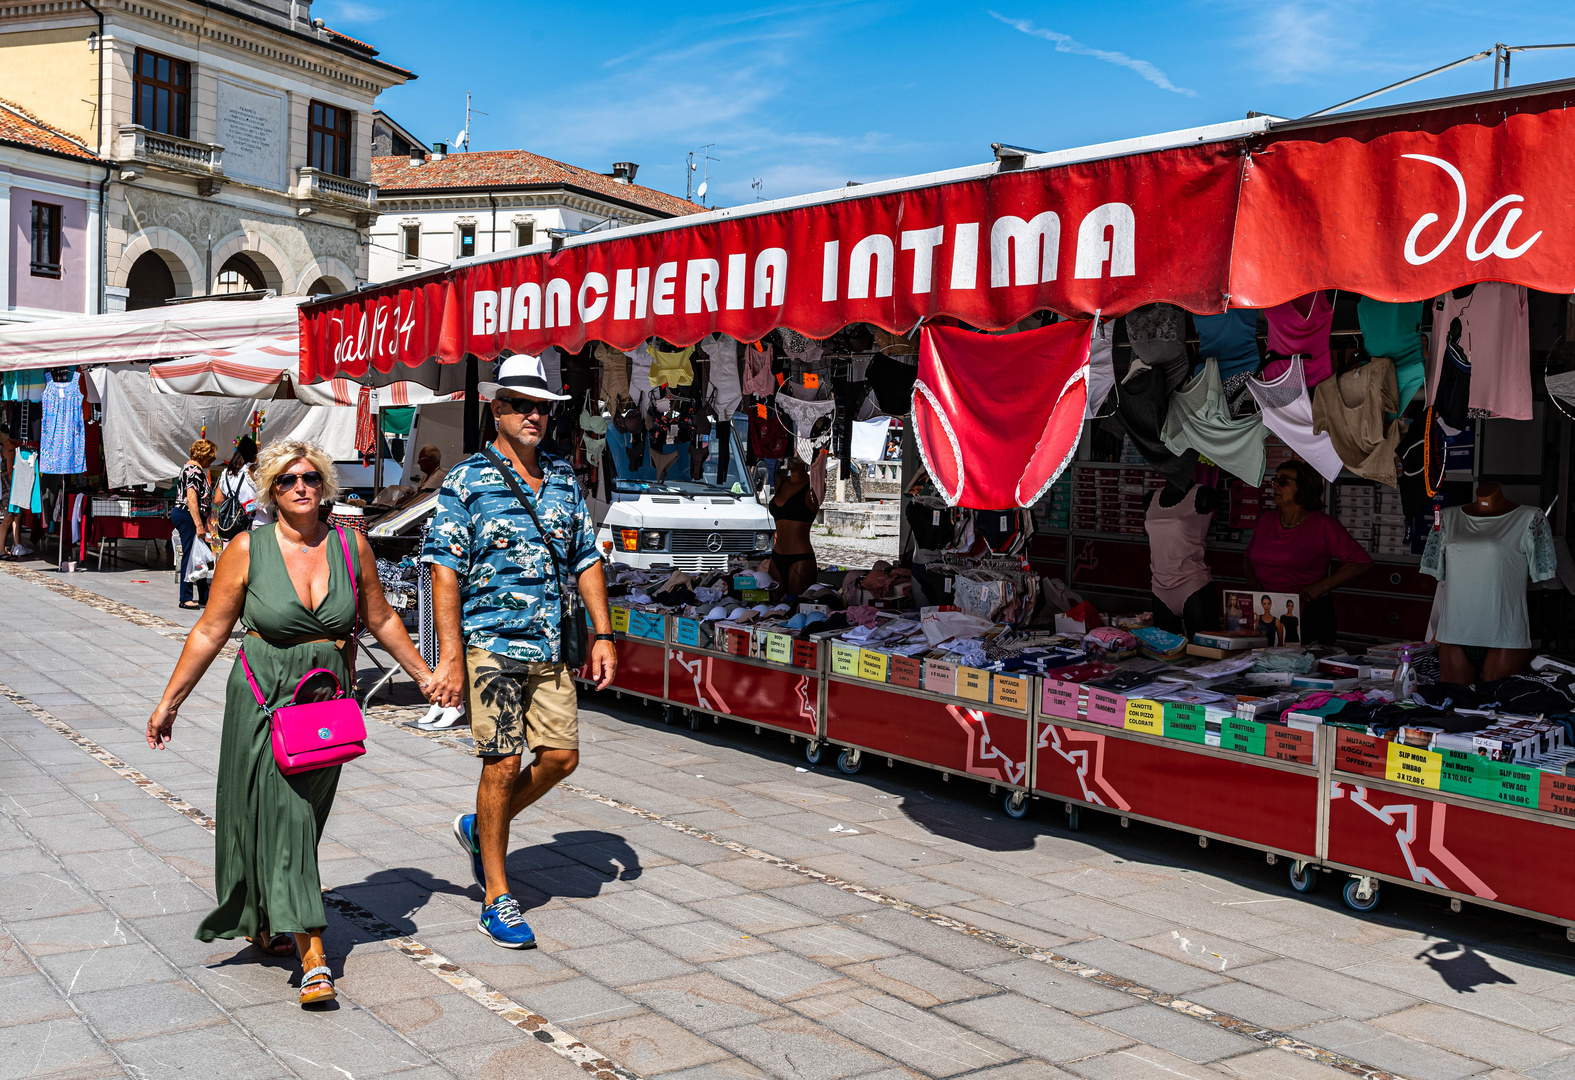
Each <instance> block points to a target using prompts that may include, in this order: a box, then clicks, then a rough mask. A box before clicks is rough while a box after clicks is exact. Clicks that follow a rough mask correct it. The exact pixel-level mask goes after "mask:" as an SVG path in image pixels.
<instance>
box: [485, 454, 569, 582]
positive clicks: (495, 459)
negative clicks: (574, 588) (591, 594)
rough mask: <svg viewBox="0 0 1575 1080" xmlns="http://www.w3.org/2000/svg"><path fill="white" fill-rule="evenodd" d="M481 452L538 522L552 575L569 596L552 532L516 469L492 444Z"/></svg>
mask: <svg viewBox="0 0 1575 1080" xmlns="http://www.w3.org/2000/svg"><path fill="white" fill-rule="evenodd" d="M481 452H482V453H483V454H485V455H486V456H487V460H488V461H490V462H492V464H493V465H494V466H495V467H496V468H497V470H498V472H500V473H502V474H503V482H504V483H505V484H507V485H509V490H510V491H512V492H513V493H514V497H515V498H516V499H518V500H519V504H520V505H521V506H523V507H524V508H525V512H526V513H527V514H529V515H530V519H531V520H532V521H533V522H535V523H536V531H537V532H538V533H540V534H541V542H542V543H543V544H545V545H546V546H547V556H548V557H549V558H550V559H552V576H553V577H555V578H557V579H558V589H559V591H560V592H561V593H562V595H563V597H564V598H567V597H568V596H569V583H568V582H567V581H566V580H564V574H563V564H562V563H560V562H559V561H558V549H557V547H555V546H554V545H553V542H552V536H551V534H549V533H548V532H547V530H546V528H545V527H543V526H542V523H541V518H540V517H538V516H537V515H536V508H535V507H534V506H532V505H531V502H530V498H529V497H528V496H527V495H526V494H525V491H524V489H522V488H521V487H520V482H519V481H518V480H516V479H514V470H513V469H511V468H509V463H508V462H506V461H504V460H503V458H502V456H501V455H500V454H499V453H498V452H497V451H496V450H494V449H493V448H492V446H491V444H488V445H487V446H483V447H482V448H481ZM546 482H547V480H546V474H545V470H544V471H543V475H542V484H543V485H545V484H546Z"/></svg>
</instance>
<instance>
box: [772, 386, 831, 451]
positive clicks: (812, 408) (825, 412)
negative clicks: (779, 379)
mask: <svg viewBox="0 0 1575 1080" xmlns="http://www.w3.org/2000/svg"><path fill="white" fill-rule="evenodd" d="M777 408H778V409H780V410H782V412H783V413H784V414H785V415H786V417H787V419H786V420H784V421H783V423H785V424H786V425H787V426H788V430H790V431H792V432H793V434H794V435H795V436H797V437H798V438H800V439H808V440H812V441H817V440H818V441H824V440H825V439H829V438H830V437H831V421H832V414H833V413H835V412H836V409H837V402H836V400H835V399H832V400H830V401H800V400H798V399H797V398H795V397H790V396H789V395H788V394H787V393H786V392H785V391H784V392H782V393H779V394H777Z"/></svg>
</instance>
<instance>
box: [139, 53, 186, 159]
mask: <svg viewBox="0 0 1575 1080" xmlns="http://www.w3.org/2000/svg"><path fill="white" fill-rule="evenodd" d="M135 64H136V68H135V70H134V72H133V74H132V80H131V82H132V92H133V95H134V96H133V99H132V101H133V104H132V120H133V121H134V122H135V123H138V124H141V125H142V126H143V127H145V128H147V129H148V130H149V131H157V132H160V133H162V134H164V135H174V136H176V137H178V138H182V139H185V138H188V137H189V128H188V125H187V118H188V113H189V108H188V105H189V103H190V101H191V65H190V64H188V63H186V61H184V60H175V59H172V58H171V57H168V56H160V55H159V54H158V53H155V52H149V51H148V50H146V49H138V50H137V55H136V59H135Z"/></svg>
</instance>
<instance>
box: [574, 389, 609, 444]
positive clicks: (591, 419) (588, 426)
mask: <svg viewBox="0 0 1575 1080" xmlns="http://www.w3.org/2000/svg"><path fill="white" fill-rule="evenodd" d="M580 427H582V428H584V429H585V430H586V431H587V432H589V433H590V434H592V435H605V434H607V417H605V416H602V415H600V414H598V413H593V412H591V398H590V395H589V394H587V395H586V396H585V404H584V405H582V406H581V407H580Z"/></svg>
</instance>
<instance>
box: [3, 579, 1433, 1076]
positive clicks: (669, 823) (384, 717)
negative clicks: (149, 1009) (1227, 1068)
mask: <svg viewBox="0 0 1575 1080" xmlns="http://www.w3.org/2000/svg"><path fill="white" fill-rule="evenodd" d="M0 568H3V569H4V570H5V571H6V572H7V573H10V574H12V575H13V576H15V577H18V578H20V579H22V580H24V581H27V582H30V583H32V584H35V585H39V586H41V587H43V588H46V589H48V590H50V591H51V592H54V593H57V594H59V595H61V596H64V597H66V598H68V599H72V600H76V601H78V602H80V603H84V604H87V605H88V606H89V607H92V608H96V609H97V610H99V611H103V612H106V613H108V614H111V615H116V616H118V617H120V618H123V619H126V620H128V621H129V622H132V623H135V624H137V625H139V626H146V627H148V628H149V629H153V630H155V631H157V632H159V633H161V634H164V636H166V637H171V638H174V637H179V638H182V639H183V638H184V637H185V636H186V634H187V633H189V631H188V630H187V629H186V628H185V627H183V626H181V625H180V624H179V623H175V622H171V621H170V620H168V619H165V618H164V617H163V616H160V615H154V614H152V613H150V612H146V611H142V610H141V609H140V608H136V607H133V606H132V605H130V604H125V603H121V602H120V601H117V600H110V599H108V598H107V597H103V596H100V595H98V594H97V593H94V592H91V591H90V590H87V589H83V588H81V587H79V586H76V585H72V584H70V583H69V582H65V581H61V580H59V579H58V578H53V577H51V576H50V575H49V574H46V573H43V572H40V571H37V570H32V569H30V568H27V567H21V566H17V565H16V564H14V563H0ZM167 628H174V629H175V630H177V631H179V633H178V634H177V633H174V632H170V631H169V630H168V629H167ZM229 648H233V646H229V647H227V649H229ZM0 694H3V695H4V696H6V697H8V698H10V699H11V700H12V701H13V702H15V703H16V704H17V705H18V706H20V707H21V708H23V709H24V710H26V711H27V712H28V713H30V714H31V715H33V716H34V717H36V718H37V719H39V720H40V721H41V722H43V723H44V724H46V725H47V726H49V727H51V728H52V729H53V730H55V731H57V732H59V733H60V734H62V735H64V736H65V737H66V738H67V739H70V740H71V741H72V742H74V743H75V744H76V745H77V746H79V747H81V748H82V749H83V750H86V751H87V752H88V753H89V754H92V755H93V756H94V757H96V758H99V760H100V761H102V762H103V763H104V764H106V765H109V767H110V768H112V769H115V770H116V771H117V772H120V773H121V775H123V776H125V777H126V779H128V780H131V781H132V782H133V783H136V784H137V785H138V786H139V787H142V788H143V790H145V791H148V792H149V794H152V795H154V797H155V798H159V799H161V800H162V801H164V802H166V803H168V804H169V805H170V806H171V807H172V808H174V809H175V810H176V811H177V812H179V813H182V814H185V815H186V816H187V817H189V818H191V819H192V820H194V821H197V822H198V823H199V824H203V825H204V827H205V828H208V829H209V831H210V832H211V831H212V828H213V827H212V824H211V822H212V819H211V818H209V817H208V816H207V815H206V814H203V813H202V811H200V810H198V809H197V808H196V807H194V806H192V805H191V804H190V803H187V802H186V801H185V800H184V799H181V798H179V797H178V796H176V795H175V794H174V793H173V792H170V791H168V789H166V788H164V787H162V786H161V785H158V784H156V783H155V782H154V781H152V780H151V779H149V778H148V777H146V776H143V775H142V774H141V773H139V772H137V771H136V770H135V769H132V768H130V767H129V766H127V765H125V764H124V763H123V762H120V761H119V759H117V758H115V756H114V755H113V754H110V753H109V752H108V751H106V750H104V749H103V748H102V747H100V746H98V744H97V743H94V742H93V741H92V740H91V739H87V738H86V737H84V736H82V735H81V734H79V733H78V732H76V731H75V730H74V729H72V728H71V727H70V725H68V724H66V723H64V722H63V721H61V720H58V719H56V718H55V717H54V716H53V715H51V714H50V713H49V712H48V711H47V710H45V709H43V708H41V707H40V706H37V705H34V704H33V703H32V702H31V701H28V700H27V698H25V697H23V696H22V695H20V694H18V693H16V692H15V691H14V690H12V689H11V688H10V687H8V686H5V685H4V684H3V683H0ZM396 711H397V710H396V709H395V708H394V707H391V706H382V707H380V708H368V709H367V710H366V713H367V715H368V716H370V717H371V718H373V719H375V720H377V721H378V722H379V723H382V724H384V725H386V726H388V727H393V728H397V729H399V730H401V731H404V732H406V733H408V734H413V735H417V736H419V737H422V738H428V739H434V740H435V741H437V742H440V743H442V744H443V745H445V746H448V747H450V748H451V749H455V750H458V751H459V752H461V753H466V754H468V753H470V749H469V748H468V747H466V746H464V745H463V744H461V743H460V742H459V741H458V740H457V739H454V738H453V737H451V736H449V735H446V734H444V733H443V732H425V731H419V730H417V729H415V728H413V727H411V726H410V725H409V724H406V723H403V722H401V721H399V720H397V719H394V718H391V717H390V716H389V715H388V714H390V713H393V712H396ZM558 786H559V787H560V788H562V789H563V790H565V791H569V792H572V793H573V794H575V795H578V796H580V797H582V798H586V799H590V800H592V801H595V802H599V803H602V804H603V805H606V806H610V807H613V808H615V809H617V810H620V811H623V812H624V813H627V814H631V815H633V816H635V817H639V818H642V819H644V820H646V821H650V822H653V823H655V824H658V825H662V826H665V827H666V828H669V829H672V830H674V831H675V832H681V833H684V834H686V835H689V836H692V837H695V838H696V839H699V840H704V841H706V842H707V843H711V844H716V845H718V846H719V847H723V848H726V849H727V850H729V851H733V852H735V853H737V854H740V855H745V856H748V857H749V858H751V859H755V860H757V861H760V862H764V863H767V864H768V865H772V866H776V867H779V868H780V869H783V870H788V871H791V872H793V873H796V874H800V875H802V876H804V877H807V878H809V879H811V880H813V881H818V882H820V883H822V884H826V885H831V886H832V887H834V888H837V889H841V890H842V891H844V892H848V893H852V894H853V895H855V896H859V897H862V898H864V899H865V900H869V901H870V902H872V903H876V904H880V905H882V906H883V907H889V908H892V909H894V910H897V911H902V912H905V913H907V914H909V915H912V916H913V917H915V918H918V919H923V920H924V921H926V922H929V923H933V924H935V925H937V926H944V927H947V928H948V929H951V930H956V931H958V932H959V933H962V934H966V935H968V936H969V937H973V938H976V939H978V940H981V941H986V942H989V943H991V944H994V945H998V946H1000V947H1001V948H1002V949H1004V950H1007V951H1009V952H1013V953H1017V954H1018V955H1020V956H1023V957H1026V958H1028V959H1030V960H1036V961H1039V962H1040V963H1045V964H1049V965H1050V966H1052V967H1054V968H1056V969H1058V970H1060V971H1064V972H1066V973H1067V974H1070V975H1076V976H1078V977H1079V978H1084V979H1088V980H1090V981H1092V982H1096V983H1099V984H1100V985H1103V986H1106V987H1109V988H1110V989H1112V990H1117V991H1120V992H1121V993H1124V994H1127V995H1129V996H1131V997H1135V998H1138V999H1139V1000H1142V1001H1146V1002H1148V1003H1150V1004H1153V1005H1161V1006H1164V1007H1166V1008H1169V1009H1172V1010H1174V1011H1176V1012H1179V1013H1181V1014H1182V1015H1184V1016H1190V1017H1192V1018H1194V1019H1196V1020H1202V1021H1203V1022H1205V1023H1208V1024H1211V1025H1213V1026H1214V1027H1217V1028H1220V1029H1222V1030H1224V1031H1229V1032H1232V1033H1234V1034H1237V1035H1242V1036H1244V1037H1246V1038H1249V1039H1252V1040H1254V1041H1256V1042H1260V1043H1263V1044H1265V1045H1268V1046H1273V1047H1276V1048H1278V1049H1281V1050H1285V1051H1287V1052H1289V1053H1292V1054H1296V1055H1297V1056H1298V1057H1303V1058H1306V1059H1308V1060H1310V1061H1315V1062H1317V1063H1319V1064H1320V1065H1328V1066H1330V1067H1331V1068H1335V1069H1339V1070H1340V1071H1342V1072H1345V1073H1348V1074H1350V1075H1352V1076H1356V1077H1360V1078H1362V1080H1407V1078H1406V1077H1404V1076H1402V1075H1400V1074H1398V1073H1391V1072H1388V1071H1385V1070H1383V1069H1379V1068H1377V1067H1375V1066H1372V1065H1368V1064H1366V1063H1364V1062H1362V1061H1358V1060H1357V1059H1355V1058H1352V1057H1348V1056H1346V1055H1344V1054H1339V1053H1336V1052H1334V1051H1332V1050H1327V1049H1325V1048H1323V1047H1320V1046H1315V1045H1313V1044H1311V1043H1308V1042H1304V1041H1303V1040H1301V1039H1298V1038H1296V1037H1294V1036H1292V1035H1289V1034H1286V1033H1285V1032H1281V1031H1275V1030H1274V1029H1272V1028H1265V1027H1261V1026H1259V1025H1257V1024H1254V1023H1251V1022H1250V1021H1247V1020H1243V1019H1242V1018H1240V1017H1237V1016H1232V1015H1230V1014H1229V1013H1222V1012H1218V1011H1216V1010H1213V1009H1209V1008H1207V1007H1205V1006H1203V1005H1199V1004H1196V1003H1195V1002H1191V1001H1187V1000H1186V999H1185V998H1181V997H1177V996H1175V995H1173V994H1166V993H1162V992H1161V991H1158V990H1154V989H1151V988H1149V987H1146V986H1143V985H1141V984H1140V983H1137V982H1134V981H1133V980H1131V979H1124V978H1122V977H1120V976H1119V975H1114V974H1112V973H1110V972H1107V971H1103V970H1100V969H1099V968H1095V967H1092V966H1091V965H1088V964H1084V963H1081V962H1080V961H1077V960H1073V959H1072V958H1070V957H1067V956H1062V955H1061V954H1059V953H1056V952H1053V951H1051V950H1048V949H1041V948H1039V947H1038V946H1037V945H1031V944H1029V943H1027V942H1024V941H1019V940H1017V939H1016V938H1013V937H1011V936H1009V935H1007V934H1002V933H1000V932H998V931H995V930H987V929H985V928H983V927H979V926H974V925H973V924H971V923H965V922H963V921H961V920H960V919H953V918H951V917H950V916H947V915H942V914H940V913H939V912H935V911H931V910H929V909H928V908H923V907H920V906H918V905H916V904H910V903H909V902H907V901H906V900H901V899H898V898H897V897H895V896H890V895H888V894H886V893H882V892H879V891H877V890H874V889H870V888H867V887H865V886H863V885H859V884H857V883H856V882H851V881H846V880H844V879H842V878H838V877H835V876H833V875H831V874H827V873H824V872H823V871H820V870H816V869H814V868H813V867H808V866H804V865H801V864H799V863H796V862H793V861H792V860H790V859H784V858H782V857H781V856H779V855H773V854H771V853H770V852H766V851H761V850H759V849H758V848H751V847H748V846H746V845H744V844H741V843H739V842H738V841H736V840H729V839H727V838H726V837H722V836H717V835H716V834H714V833H711V832H707V831H706V830H704V829H698V828H695V827H694V826H692V825H686V824H684V823H683V822H681V821H676V820H674V819H672V818H669V817H666V816H664V815H662V814H658V813H656V812H654V811H651V810H645V809H642V808H641V807H637V806H634V805H633V804H630V803H625V802H622V801H620V800H618V799H614V798H611V797H610V796H607V795H603V794H601V793H600V792H596V791H592V790H590V789H589V788H583V787H580V786H579V785H577V784H570V783H561V784H559V785H558ZM155 789H156V790H155ZM160 793H162V794H160ZM324 897H325V899H327V898H329V897H335V898H336V900H335V902H334V906H335V907H336V908H338V909H339V910H341V911H344V912H346V913H347V916H348V913H349V912H350V911H352V910H354V911H357V912H360V913H361V914H362V915H364V916H365V917H366V918H367V919H370V920H372V922H373V923H374V924H376V925H378V926H379V927H380V928H381V927H386V928H387V930H388V931H392V932H393V933H396V934H397V933H398V930H397V929H396V928H394V927H391V926H388V924H387V923H383V922H382V921H381V920H378V919H377V918H376V916H374V915H371V913H369V912H366V911H365V910H364V909H362V908H360V907H359V906H358V905H356V904H355V903H354V902H353V901H350V900H348V899H346V898H344V897H340V896H338V894H336V893H333V892H331V891H329V892H325V893H324ZM357 921H358V922H361V920H359V919H358V920H357ZM362 925H363V926H364V927H365V928H367V929H368V931H369V932H373V931H372V930H371V926H370V925H369V924H366V923H364V922H363V923H362ZM376 932H384V931H383V930H382V929H379V930H378V931H376ZM393 943H394V946H395V948H398V949H399V950H400V951H401V952H404V953H405V955H407V956H409V957H411V958H412V959H414V960H416V961H417V962H419V963H421V964H422V966H423V967H427V969H428V970H430V971H432V972H433V973H434V974H436V975H438V976H439V977H440V978H443V979H444V980H445V981H447V982H449V983H450V985H452V986H454V987H455V989H458V990H460V992H462V993H464V994H466V995H467V996H469V997H472V999H473V1000H476V1001H477V1002H479V1003H480V1004H482V1005H484V1006H485V1007H487V1008H488V1009H491V1010H492V1011H494V1012H498V1013H499V1014H500V1015H508V1014H512V1012H513V1011H515V1010H517V1011H518V1012H519V1013H520V1014H521V1015H520V1018H519V1019H517V1020H515V1019H511V1022H512V1023H515V1024H516V1026H519V1027H521V1028H523V1029H524V1030H534V1031H535V1033H536V1037H537V1038H538V1039H539V1040H541V1041H542V1042H544V1043H546V1044H547V1045H549V1046H551V1047H552V1048H553V1049H555V1050H558V1051H559V1052H560V1053H565V1054H566V1056H570V1057H571V1058H573V1060H575V1061H576V1062H578V1063H579V1064H580V1066H581V1068H583V1069H585V1070H586V1071H587V1072H592V1073H596V1074H597V1075H598V1077H599V1078H600V1080H610V1078H611V1076H613V1075H617V1076H618V1077H621V1078H623V1080H633V1078H634V1074H633V1073H631V1072H629V1071H628V1070H625V1069H622V1068H620V1067H617V1066H613V1065H612V1063H611V1062H607V1063H606V1066H603V1065H601V1064H600V1063H601V1062H606V1059H605V1058H599V1057H596V1058H594V1060H587V1059H586V1058H585V1057H582V1056H576V1054H575V1053H574V1052H571V1049H572V1047H573V1046H574V1045H576V1044H577V1045H578V1047H580V1048H581V1052H583V1051H588V1050H589V1048H587V1047H585V1046H584V1044H583V1043H580V1042H579V1041H578V1040H576V1039H574V1038H573V1036H570V1035H569V1034H568V1033H567V1032H563V1031H562V1030H561V1029H558V1028H557V1027H556V1026H555V1025H552V1024H551V1022H550V1021H547V1020H545V1019H544V1018H539V1017H537V1016H536V1015H535V1014H532V1013H530V1012H529V1010H526V1009H524V1008H523V1007H522V1006H520V1005H518V1003H516V1002H513V1001H512V999H510V998H508V997H507V996H506V995H504V994H501V993H499V992H498V991H496V990H492V989H491V988H490V987H488V986H487V984H486V983H484V982H482V981H481V980H480V979H476V978H475V976H472V975H470V974H469V973H467V972H464V970H463V969H462V968H460V967H459V966H458V965H457V964H453V963H451V962H450V961H448V960H446V959H444V958H442V957H440V956H439V955H438V954H436V953H433V952H432V951H431V950H430V949H427V948H426V947H425V946H423V945H420V944H419V943H418V942H415V940H414V939H412V938H408V937H401V938H398V939H396V940H395V941H394V942H393ZM401 943H408V945H409V948H408V949H407V948H406V946H405V945H404V944H401ZM429 960H430V961H432V962H431V963H428V961H429ZM450 968H452V969H453V970H449V969H450ZM471 982H473V983H474V984H475V986H474V987H472V986H471V985H470V983H471ZM480 988H485V990H482V989H480ZM473 991H474V992H473ZM478 995H479V996H478ZM492 995H496V998H495V999H494V998H493V997H492ZM500 1002H508V1005H506V1006H501V1007H500V1005H499V1003H500ZM538 1021H539V1025H538V1027H537V1028H535V1029H532V1028H529V1027H527V1026H526V1025H527V1024H532V1023H538ZM548 1032H550V1033H551V1034H550V1038H551V1040H552V1041H550V1042H549V1040H548V1038H544V1034H546V1033H548ZM559 1040H562V1041H563V1042H564V1044H565V1045H563V1046H560V1045H558V1041H559ZM592 1053H594V1052H592ZM603 1070H610V1071H609V1072H608V1076H606V1077H602V1076H601V1071H603Z"/></svg>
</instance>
